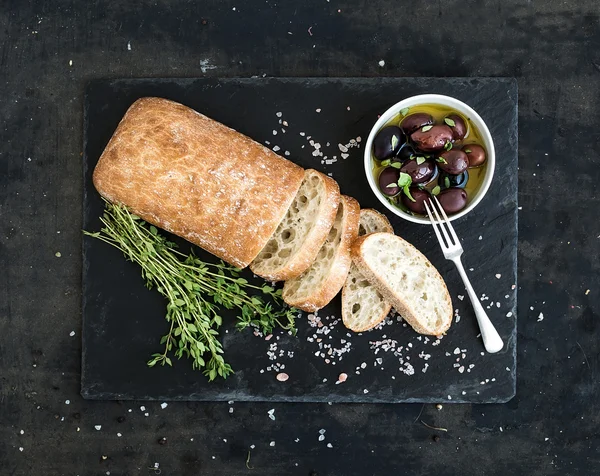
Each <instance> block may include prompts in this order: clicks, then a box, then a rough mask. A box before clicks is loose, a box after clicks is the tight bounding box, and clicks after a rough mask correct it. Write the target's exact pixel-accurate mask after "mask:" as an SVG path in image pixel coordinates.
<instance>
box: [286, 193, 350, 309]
mask: <svg viewBox="0 0 600 476" xmlns="http://www.w3.org/2000/svg"><path fill="white" fill-rule="evenodd" d="M339 206H340V207H343V211H342V213H343V218H342V236H341V241H340V244H339V246H338V248H337V250H336V251H335V256H334V259H333V263H332V265H331V267H330V269H329V271H328V274H327V277H326V278H325V279H324V280H323V281H321V282H320V283H319V286H318V287H316V288H315V289H314V292H313V293H312V294H311V295H310V296H306V297H305V298H304V299H302V300H297V299H296V296H295V295H294V294H292V295H290V294H289V293H286V285H284V287H283V299H284V301H285V302H286V303H287V304H288V305H290V306H294V307H297V308H299V309H302V310H303V311H307V312H314V311H317V310H319V309H321V308H323V307H325V306H326V305H327V304H329V303H330V302H331V300H332V299H333V298H334V297H335V296H336V295H337V294H338V293H339V292H340V289H341V288H342V286H343V285H344V283H345V282H346V276H348V270H349V269H350V265H351V264H352V258H351V257H350V247H351V245H352V242H353V241H354V240H355V239H356V237H357V236H358V221H359V216H360V205H359V204H358V202H357V201H356V200H355V199H354V198H352V197H348V196H346V195H342V196H341V200H340V205H339ZM302 278H303V276H300V277H298V278H297V279H302ZM286 284H287V282H286Z"/></svg>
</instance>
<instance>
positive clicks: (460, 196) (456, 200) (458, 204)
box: [437, 188, 467, 213]
mask: <svg viewBox="0 0 600 476" xmlns="http://www.w3.org/2000/svg"><path fill="white" fill-rule="evenodd" d="M437 199H438V200H439V201H440V205H441V206H442V208H443V209H444V211H445V212H446V213H456V212H459V211H461V210H462V209H463V208H465V205H466V204H467V192H465V191H464V190H463V189H462V188H448V189H446V190H442V191H441V192H440V193H439V194H438V196H437Z"/></svg>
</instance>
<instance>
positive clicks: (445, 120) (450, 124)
mask: <svg viewBox="0 0 600 476" xmlns="http://www.w3.org/2000/svg"><path fill="white" fill-rule="evenodd" d="M444 122H445V123H446V124H448V125H449V126H450V127H454V126H455V125H456V122H454V121H453V120H452V119H450V118H449V117H446V118H444Z"/></svg>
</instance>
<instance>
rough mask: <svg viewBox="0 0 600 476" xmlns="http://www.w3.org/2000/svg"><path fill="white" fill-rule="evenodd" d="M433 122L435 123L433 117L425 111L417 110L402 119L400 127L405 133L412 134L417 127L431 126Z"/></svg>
mask: <svg viewBox="0 0 600 476" xmlns="http://www.w3.org/2000/svg"><path fill="white" fill-rule="evenodd" d="M431 124H433V117H431V116H430V115H429V114H426V113H424V112H417V113H415V114H410V115H408V116H406V117H405V118H404V119H402V121H400V128H401V129H402V130H403V131H404V133H405V134H407V135H411V134H412V133H413V132H415V131H416V130H417V129H420V128H421V127H423V126H429V125H431Z"/></svg>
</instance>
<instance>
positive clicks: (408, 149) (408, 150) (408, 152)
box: [396, 144, 417, 162]
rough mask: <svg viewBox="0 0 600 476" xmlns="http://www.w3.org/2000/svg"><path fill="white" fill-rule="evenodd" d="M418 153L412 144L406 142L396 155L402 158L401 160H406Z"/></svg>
mask: <svg viewBox="0 0 600 476" xmlns="http://www.w3.org/2000/svg"><path fill="white" fill-rule="evenodd" d="M416 154H417V152H416V151H415V149H414V148H413V147H412V146H411V145H410V144H405V145H404V146H403V147H402V148H401V149H400V150H399V151H398V154H397V155H396V157H398V159H400V161H401V162H405V161H407V160H410V157H411V156H412V155H416Z"/></svg>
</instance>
